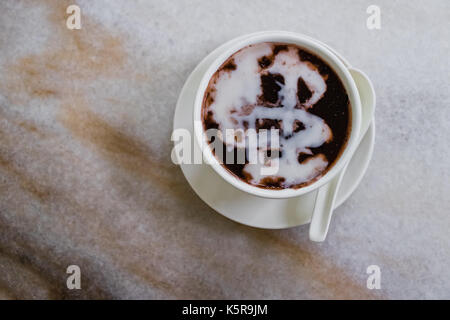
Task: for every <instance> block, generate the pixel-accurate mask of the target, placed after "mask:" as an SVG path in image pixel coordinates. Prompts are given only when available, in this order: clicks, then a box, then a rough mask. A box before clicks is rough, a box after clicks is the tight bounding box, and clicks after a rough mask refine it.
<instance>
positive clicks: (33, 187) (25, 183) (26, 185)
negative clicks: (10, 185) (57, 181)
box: [0, 153, 50, 201]
mask: <svg viewBox="0 0 450 320" xmlns="http://www.w3.org/2000/svg"><path fill="white" fill-rule="evenodd" d="M0 166H1V167H3V169H4V170H6V171H7V172H9V173H11V174H13V175H14V176H15V177H16V179H17V181H18V183H19V184H20V186H21V187H22V188H23V189H24V190H26V191H28V192H29V193H31V194H32V195H33V196H35V197H36V198H38V199H39V200H41V201H45V200H47V199H48V198H49V197H50V190H49V189H48V188H46V187H45V186H43V185H41V184H39V183H38V182H37V181H35V180H34V179H32V178H30V177H28V176H27V175H25V174H23V173H22V172H21V171H20V170H18V169H17V168H16V167H15V166H14V163H13V162H12V161H9V160H8V159H6V158H4V157H3V156H2V155H1V153H0Z"/></svg>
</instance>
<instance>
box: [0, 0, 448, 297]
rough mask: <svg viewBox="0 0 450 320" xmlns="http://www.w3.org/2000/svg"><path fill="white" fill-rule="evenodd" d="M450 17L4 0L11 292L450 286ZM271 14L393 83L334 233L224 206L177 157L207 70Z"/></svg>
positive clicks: (4, 176) (0, 210)
mask: <svg viewBox="0 0 450 320" xmlns="http://www.w3.org/2000/svg"><path fill="white" fill-rule="evenodd" d="M73 3H76V4H78V5H79V6H80V8H81V19H82V21H81V22H82V28H81V30H68V29H67V28H66V21H65V19H66V17H67V16H68V15H67V14H66V8H67V6H68V5H70V4H73ZM371 4H375V5H378V6H379V7H380V9H381V29H379V30H369V29H368V28H367V27H366V19H367V17H368V14H367V13H366V9H367V7H368V6H369V5H371ZM449 21H450V2H449V1H448V0H434V1H432V2H429V3H428V2H425V1H406V0H404V1H395V2H394V1H387V0H377V1H375V2H373V1H365V0H364V1H350V0H345V1H337V0H329V1H323V0H320V1H312V0H308V1H307V0H305V1H300V0H288V1H283V2H282V3H280V2H279V1H272V0H270V1H268V0H263V1H235V0H226V1H225V0H214V1H192V0H189V1H181V0H180V1H152V0H151V1H119V0H115V1H106V0H95V1H88V0H83V1H81V0H79V1H75V0H73V1H64V0H61V1H60V0H54V1H50V0H42V1H31V0H29V1H25V0H24V1H19V0H2V1H1V2H0V298H4V299H15V298H19V299H20V298H42V299H66V298H67V299H70V298H82V299H90V298H98V299H108V298H112V299H137V298H144V299H147V298H149V299H152V298H154V299H177V298H194V299H195V298H199V299H201V298H226V299H232V298H235V299H240V298H252V299H253V298H255V299H257V298H262V299H266V298H276V299H278V298H279V299H327V298H331V299H380V298H381V299H382V298H386V299H406V298H417V299H431V298H447V299H449V298H450V273H449V270H448V266H449V265H450V233H449V231H450V198H449V191H450V161H449V159H450V144H449V137H450V93H449V85H450V81H449V74H450V65H449V63H450V62H449V39H450V31H449V30H450V28H449ZM270 29H277V30H279V29H281V30H289V31H295V32H301V33H305V34H308V35H310V36H313V37H315V38H318V39H320V40H322V41H323V42H325V43H327V44H329V45H331V46H332V47H334V48H335V49H336V50H338V51H339V52H341V53H342V54H343V55H344V56H345V57H346V58H347V59H348V60H349V61H351V62H352V64H353V65H354V66H356V67H358V68H361V69H362V70H364V71H365V72H366V73H367V74H368V75H369V76H370V77H371V79H372V80H373V83H374V85H375V88H376V91H377V110H376V118H377V135H376V144H375V150H374V156H373V159H372V161H371V163H370V166H369V169H368V171H367V174H366V176H365V177H364V178H363V180H362V182H361V184H360V186H359V187H358V189H357V190H356V191H355V193H354V194H353V195H352V196H351V197H350V198H349V199H348V201H347V202H346V203H344V205H342V206H341V207H340V208H339V209H338V210H337V211H336V212H335V215H334V217H333V221H332V225H331V227H330V232H329V235H328V238H327V241H326V242H324V243H320V244H318V243H312V242H310V241H309V240H308V226H307V225H306V226H301V227H298V228H292V229H287V230H260V229H255V228H250V227H246V226H243V225H239V224H237V223H235V222H232V221H230V220H228V219H226V218H224V217H222V216H221V215H219V214H217V213H215V212H214V211H213V210H212V209H210V208H209V207H208V206H207V205H206V204H205V203H203V202H202V200H200V199H199V198H198V197H197V195H196V194H195V193H194V192H193V190H192V189H191V188H190V187H189V186H188V185H187V183H186V181H185V179H184V176H183V174H182V172H181V170H180V168H179V167H177V166H176V165H174V164H172V162H171V161H170V151H171V148H172V143H171V141H170V135H171V130H172V119H173V115H174V109H175V104H176V100H177V97H178V94H179V92H180V90H181V88H182V86H183V83H184V82H185V80H186V78H187V77H188V75H189V73H190V72H191V71H192V70H193V68H194V67H195V66H196V64H197V63H198V62H199V61H200V60H201V59H202V58H203V57H204V56H205V55H206V54H207V53H209V52H211V51H212V50H213V49H214V48H216V47H217V46H219V45H220V44H222V43H224V42H225V41H227V40H230V39H232V38H234V37H237V36H239V35H242V34H245V33H250V32H255V31H261V30H270ZM69 265H78V266H79V267H80V269H81V286H82V287H81V289H80V290H69V289H68V288H67V286H66V280H67V277H68V274H67V273H66V268H67V266H69ZM369 265H378V266H379V267H380V270H381V289H379V290H369V289H368V288H367V287H366V281H367V277H368V275H367V273H366V269H367V267H368V266H369Z"/></svg>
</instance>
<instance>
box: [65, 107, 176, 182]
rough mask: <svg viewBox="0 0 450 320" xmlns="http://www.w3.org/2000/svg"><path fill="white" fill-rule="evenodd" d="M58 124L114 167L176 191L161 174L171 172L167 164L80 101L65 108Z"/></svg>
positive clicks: (169, 165)
mask: <svg viewBox="0 0 450 320" xmlns="http://www.w3.org/2000/svg"><path fill="white" fill-rule="evenodd" d="M59 120H60V121H61V123H62V124H63V125H64V126H65V127H66V128H67V129H69V131H70V132H71V133H72V134H73V135H74V136H75V137H76V138H77V139H79V140H80V141H82V142H84V143H86V144H88V145H89V146H91V147H93V148H94V150H96V151H98V152H100V153H101V154H102V155H103V156H104V157H105V158H106V159H108V160H110V161H111V162H112V163H114V165H115V166H116V167H118V168H121V169H124V170H126V171H127V172H129V173H132V174H134V175H135V176H137V177H144V178H146V179H148V180H150V181H151V182H155V183H156V184H157V185H158V186H161V187H163V188H164V189H166V190H173V189H172V188H174V187H176V186H175V185H174V184H173V183H172V182H171V181H170V180H169V181H168V179H166V176H165V175H164V174H163V173H164V171H165V170H170V169H171V167H172V165H171V164H170V163H164V162H162V161H157V160H155V159H154V157H153V155H154V152H153V151H152V150H151V149H149V147H147V146H146V145H145V144H143V143H141V142H139V141H138V140H137V139H136V138H134V137H131V136H129V135H127V134H125V133H124V132H122V131H121V130H120V129H117V128H114V127H113V126H111V125H110V124H108V123H107V122H106V121H105V120H103V119H102V118H101V117H100V116H98V115H97V114H95V113H94V112H93V111H91V110H90V109H89V108H88V107H87V106H86V103H85V101H83V100H82V99H76V101H73V102H72V103H70V104H68V105H65V106H64V107H63V108H62V109H61V113H60V115H59Z"/></svg>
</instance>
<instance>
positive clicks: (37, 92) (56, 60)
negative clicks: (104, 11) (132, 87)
mask: <svg viewBox="0 0 450 320" xmlns="http://www.w3.org/2000/svg"><path fill="white" fill-rule="evenodd" d="M75 3H76V2H74V1H44V2H42V4H45V5H46V6H48V8H49V9H50V13H49V15H48V20H49V21H50V22H51V23H52V24H53V27H52V30H53V31H54V35H53V36H52V37H50V39H49V40H48V42H49V44H48V46H47V47H48V48H47V49H44V50H43V52H40V53H38V54H30V55H27V56H25V57H21V58H18V59H17V60H16V61H15V62H12V63H9V64H8V66H9V70H8V75H7V76H6V79H8V80H7V81H6V82H4V83H0V88H1V89H3V91H4V93H5V95H6V96H7V97H8V98H9V99H11V100H12V101H15V102H19V103H21V104H23V103H27V102H28V100H29V99H49V98H59V99H65V98H66V96H67V95H71V94H75V93H76V94H78V93H79V92H78V91H77V89H76V88H74V86H73V84H74V81H75V80H84V81H93V80H95V79H97V78H98V77H111V76H117V75H120V72H121V67H122V66H123V65H124V62H125V61H126V57H127V55H126V52H125V50H124V48H123V45H122V40H121V39H120V37H118V36H114V35H112V34H110V33H109V32H108V31H106V30H105V28H104V27H103V26H102V25H100V24H98V23H96V22H95V21H93V20H92V19H91V18H90V17H89V16H88V15H86V14H83V16H82V19H83V20H82V29H80V30H69V29H67V28H66V26H65V21H66V18H67V16H68V15H67V14H66V11H65V10H66V8H67V6H68V5H70V4H75ZM55 48H56V49H55ZM24 94H27V95H28V98H27V99H24V98H23V95H24Z"/></svg>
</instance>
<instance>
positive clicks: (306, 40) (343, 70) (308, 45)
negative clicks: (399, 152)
mask: <svg viewBox="0 0 450 320" xmlns="http://www.w3.org/2000/svg"><path fill="white" fill-rule="evenodd" d="M232 41H233V40H232ZM262 42H282V43H292V44H296V45H299V46H301V47H303V48H305V49H307V50H308V51H311V52H312V53H314V54H316V55H318V56H319V57H320V58H321V59H323V60H324V61H325V62H326V63H327V64H329V65H330V66H331V67H332V69H333V70H334V71H335V72H336V74H337V75H338V76H339V78H340V80H341V81H342V83H343V85H344V88H345V90H346V92H347V94H348V96H349V100H350V105H351V111H352V121H351V122H352V125H351V130H350V134H349V137H348V140H347V145H346V147H345V149H344V150H343V151H342V153H341V155H340V156H339V158H338V159H337V160H336V163H334V164H333V166H332V167H331V168H330V169H329V170H328V171H327V172H326V173H325V175H323V176H322V177H320V178H318V179H317V180H316V181H313V182H312V183H310V184H309V185H307V186H304V187H301V188H298V189H293V188H286V189H265V188H261V187H257V186H253V185H250V184H248V183H246V182H244V181H243V180H241V179H239V178H238V177H236V176H234V175H233V174H232V173H231V172H229V171H228V170H227V169H226V168H225V167H224V166H223V165H222V164H220V163H219V161H218V159H217V158H216V157H215V155H214V154H213V152H212V150H211V148H210V146H209V145H208V143H207V141H206V140H205V137H204V134H203V133H204V129H203V122H202V117H201V115H202V104H203V97H204V93H205V90H206V88H207V86H208V84H209V81H210V79H211V77H212V76H213V74H214V73H215V72H216V71H217V69H218V68H219V67H220V66H221V65H222V64H223V63H224V62H225V61H226V59H228V58H229V57H230V56H231V55H232V54H234V53H235V52H237V51H238V50H240V49H242V48H244V47H246V46H248V45H251V44H256V43H262ZM193 122H194V135H195V137H196V138H195V140H196V143H197V144H198V145H199V147H200V149H201V150H202V155H203V159H204V161H206V163H208V164H210V165H211V167H212V168H213V169H214V171H215V172H216V173H217V174H218V175H219V176H221V177H222V178H223V179H224V180H225V181H227V182H228V183H230V184H231V185H232V186H234V187H236V188H238V189H239V190H241V191H244V192H246V193H249V194H252V195H255V196H258V197H263V198H272V199H283V198H291V197H297V196H301V195H304V194H306V193H309V192H311V191H314V190H316V189H318V188H320V187H321V186H323V185H325V184H326V183H328V182H329V181H330V180H331V179H332V178H333V177H335V176H336V175H337V174H338V173H339V172H340V171H341V170H342V169H343V167H344V165H345V164H346V163H347V162H348V161H349V160H350V158H351V157H352V155H353V153H354V151H355V150H356V147H357V140H358V135H359V130H360V125H361V101H360V97H359V92H358V89H357V87H356V84H355V81H354V79H353V77H352V76H351V74H350V72H349V70H348V67H347V66H346V65H345V64H344V62H343V61H342V60H341V59H340V57H339V56H338V55H337V54H336V53H335V52H334V50H332V49H331V48H329V47H328V46H327V45H324V44H322V43H321V42H320V41H318V40H315V39H314V38H311V37H309V36H305V35H303V34H299V33H293V32H287V31H265V32H258V33H253V34H249V35H247V36H245V37H241V38H240V40H237V41H236V42H233V43H232V44H230V45H229V46H228V47H227V48H226V49H225V50H224V51H223V52H222V53H221V54H220V55H219V56H218V57H217V58H216V59H214V61H213V62H212V63H211V64H210V66H209V67H208V68H207V70H206V71H205V73H204V74H203V76H202V79H201V81H200V84H199V86H198V89H197V93H196V96H195V102H194V113H193Z"/></svg>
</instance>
